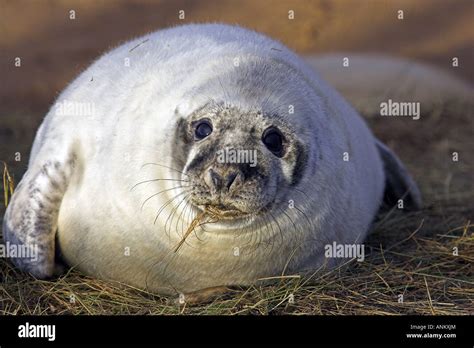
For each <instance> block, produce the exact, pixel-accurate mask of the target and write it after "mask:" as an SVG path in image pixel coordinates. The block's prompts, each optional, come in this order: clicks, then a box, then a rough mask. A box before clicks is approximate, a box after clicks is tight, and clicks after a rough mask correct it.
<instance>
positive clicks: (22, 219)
mask: <svg viewBox="0 0 474 348" xmlns="http://www.w3.org/2000/svg"><path fill="white" fill-rule="evenodd" d="M229 149H237V150H242V152H243V153H245V151H252V152H251V153H255V154H256V158H257V161H256V165H253V166H252V165H250V164H249V163H237V162H239V161H236V160H235V159H234V160H232V159H230V160H228V161H227V162H224V163H222V160H219V158H220V157H219V154H220V153H222V151H223V150H229ZM240 162H242V161H240ZM383 162H385V168H386V169H387V168H388V170H390V171H391V173H390V175H388V176H387V175H386V173H385V172H384V163H383ZM254 164H255V163H254ZM387 190H388V191H390V192H391V194H392V198H394V199H399V198H403V199H405V200H406V202H407V204H406V205H407V206H410V205H411V206H412V207H417V206H419V204H420V198H419V193H418V191H417V189H416V186H415V185H414V184H413V182H412V181H411V179H410V177H409V176H408V175H407V174H406V172H405V171H404V169H403V166H402V165H401V163H400V162H399V161H398V160H397V158H396V157H395V156H394V155H393V154H392V153H391V152H390V151H389V150H388V149H387V148H386V147H385V146H383V145H382V144H380V143H379V142H378V141H377V140H376V139H375V138H374V136H373V135H372V134H371V132H370V131H369V129H368V128H367V127H366V125H365V123H364V121H363V120H362V119H361V117H360V116H359V115H358V114H357V112H356V111H355V110H354V109H353V108H352V107H351V106H350V105H349V104H348V103H347V102H346V101H345V100H344V99H343V98H342V97H341V96H340V95H339V94H338V93H337V92H336V91H335V90H333V89H332V88H331V87H330V86H328V85H327V84H326V83H325V82H324V81H322V80H321V79H320V78H319V77H318V76H317V75H316V74H315V72H313V71H312V70H311V68H310V67H309V66H307V65H306V64H305V63H304V62H303V61H302V60H301V59H300V58H298V57H297V56H296V55H295V54H294V53H292V52H291V51H289V50H288V49H287V48H286V47H285V46H283V45H281V44H280V43H278V42H275V41H273V40H271V39H269V38H267V37H265V36H263V35H260V34H257V33H255V32H252V31H248V30H245V29H242V28H238V27H231V26H225V25H215V24H212V25H189V26H183V27H177V28H172V29H168V30H162V31H158V32H155V33H152V34H150V35H147V36H145V37H143V38H139V39H136V40H133V41H131V42H128V43H126V44H124V45H122V46H120V47H118V48H116V49H114V50H113V51H111V52H110V53H107V54H106V55H104V56H103V57H101V58H100V59H99V60H98V61H96V62H95V63H94V64H93V65H92V66H91V67H90V68H88V69H87V70H86V71H84V72H83V73H82V74H81V75H80V76H79V77H78V78H77V79H76V80H75V81H74V82H73V83H72V84H71V85H70V86H69V87H68V88H67V89H66V90H65V91H64V92H63V93H62V94H61V95H60V97H59V98H58V100H57V102H56V104H55V106H54V107H53V108H52V109H51V111H50V112H49V113H48V115H47V116H46V118H45V120H44V122H43V124H42V125H41V127H40V129H39V131H38V134H37V136H36V139H35V143H34V146H33V150H32V154H31V158H30V163H29V168H28V171H27V173H26V174H25V176H24V178H23V179H22V181H21V183H20V184H19V186H18V187H17V189H16V191H15V193H14V196H13V198H12V203H11V204H10V205H9V207H8V209H7V213H6V216H5V219H4V226H3V231H4V237H5V240H6V241H10V242H11V243H17V244H27V245H34V244H36V245H38V246H39V255H38V258H37V260H35V261H33V260H30V259H20V258H18V259H15V260H14V262H15V263H16V264H17V265H18V266H19V267H20V268H22V269H24V270H27V271H29V272H30V273H32V274H34V275H36V276H38V277H48V276H51V275H52V274H53V272H54V264H55V262H54V255H55V248H56V249H59V250H60V252H61V255H62V257H63V258H64V259H65V260H66V261H67V263H68V264H70V265H71V266H75V267H76V268H78V269H80V270H81V271H83V272H85V273H87V274H90V275H93V276H97V277H102V278H109V279H114V280H118V281H122V282H125V283H128V284H132V285H134V286H139V287H143V288H147V289H149V290H151V291H155V292H162V293H169V292H173V291H179V292H189V291H193V290H198V289H201V288H206V287H211V286H216V285H234V284H243V285H245V284H251V283H253V282H255V281H256V280H257V279H259V278H263V277H271V276H277V275H281V274H287V273H291V272H299V271H304V270H310V269H315V268H318V267H321V266H323V265H325V264H328V265H332V264H334V262H333V261H332V260H331V259H326V258H325V256H324V247H325V245H327V244H332V243H333V242H336V243H339V244H352V243H361V242H363V240H364V237H365V235H366V233H367V231H368V230H369V228H370V225H371V222H372V221H373V219H374V217H375V215H376V213H377V211H378V209H379V207H380V204H381V202H382V199H383V196H384V192H385V193H386V192H387ZM211 207H212V209H213V211H218V218H217V220H218V221H212V222H210V223H209V222H208V223H206V224H205V225H201V226H197V227H196V228H195V229H192V230H191V232H190V233H187V232H189V226H190V224H192V223H193V221H196V220H195V218H196V217H199V216H204V215H205V214H206V211H207V210H208V209H210V208H211ZM186 234H189V235H187V236H185V235H186ZM55 237H56V238H55ZM184 237H186V238H184ZM55 239H56V241H55ZM183 240H184V243H183ZM180 242H181V244H182V245H181V246H180V247H177V246H178V245H180Z"/></svg>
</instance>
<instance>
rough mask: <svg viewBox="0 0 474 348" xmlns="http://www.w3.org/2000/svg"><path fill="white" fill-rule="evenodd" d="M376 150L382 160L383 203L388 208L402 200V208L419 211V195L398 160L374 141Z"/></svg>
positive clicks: (413, 182) (379, 143)
mask: <svg viewBox="0 0 474 348" xmlns="http://www.w3.org/2000/svg"><path fill="white" fill-rule="evenodd" d="M376 144H377V149H378V150H379V153H380V157H381V158H382V161H383V164H384V170H385V194H384V203H386V204H387V205H390V206H394V205H396V204H398V201H399V200H400V199H402V200H403V208H404V209H407V210H418V209H421V206H422V201H421V194H420V190H419V189H418V186H417V185H416V183H415V181H414V180H413V179H412V177H411V176H410V174H409V173H408V171H407V170H406V168H405V166H404V165H403V163H402V162H401V161H400V159H399V158H398V157H397V156H396V155H395V154H394V153H393V152H392V150H390V149H389V148H388V147H387V146H385V145H384V144H383V143H381V142H380V141H376Z"/></svg>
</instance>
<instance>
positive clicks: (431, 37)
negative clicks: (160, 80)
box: [0, 0, 474, 117]
mask: <svg viewBox="0 0 474 348" xmlns="http://www.w3.org/2000/svg"><path fill="white" fill-rule="evenodd" d="M0 4H1V5H0V25H1V27H0V31H1V35H0V48H1V85H0V98H1V106H0V115H2V117H4V116H5V115H6V114H9V113H12V112H19V111H35V112H40V113H45V112H46V111H47V109H48V107H49V106H50V105H51V104H52V102H53V101H54V98H55V96H56V95H57V94H58V93H59V92H60V91H61V90H62V89H63V88H64V87H65V86H66V85H67V83H68V82H69V81H71V80H72V79H73V78H74V77H75V76H76V75H77V74H78V73H80V72H81V70H83V69H84V68H86V67H87V66H88V65H89V64H90V63H91V61H92V60H93V59H95V58H97V57H98V56H99V55H100V54H101V53H103V52H105V51H107V50H108V49H110V48H112V47H114V46H116V45H118V44H120V43H121V42H123V41H125V40H128V39H130V38H133V37H135V36H139V35H142V34H144V33H146V32H149V31H153V30H157V29H159V28H164V27H168V26H171V25H177V24H184V23H189V22H209V21H218V22H225V23H234V24H240V25H243V26H246V27H249V28H252V29H255V30H258V31H261V32H264V33H266V34H269V35H270V36H272V37H274V38H277V39H279V40H281V41H282V42H283V43H285V44H286V45H288V46H289V47H290V48H292V49H294V50H295V51H297V52H298V53H308V52H335V51H349V52H382V53H386V54H390V55H396V56H404V57H410V58H416V59H418V60H422V61H426V62H429V63H433V64H436V65H438V66H440V67H444V68H446V69H450V70H452V71H453V72H454V73H456V74H458V75H460V76H463V77H464V78H465V79H468V80H471V81H473V80H474V65H473V64H472V62H473V61H474V54H473V49H472V47H473V46H474V34H473V29H472V28H473V22H474V1H472V0H454V1H444V0H437V1H434V0H421V1H420V0H417V1H407V0H396V1H383V0H359V1H355V0H336V1H329V0H293V1H289V0H258V1H256V0H245V1H236V0H226V1H220V0H199V1H197V0H196V1H193V0H155V1H151V0H137V1H123V0H116V1H113V0H98V1H96V0H80V1H66V0H0ZM71 9H73V10H75V12H76V19H75V20H70V19H69V10H71ZM179 10H184V11H185V15H186V18H185V20H179V19H178V11H179ZM289 10H293V11H295V19H294V20H288V11H289ZM398 10H403V11H404V19H403V20H398V19H397V11H398ZM453 56H456V57H459V61H460V67H458V68H456V69H453V68H451V67H450V64H451V58H452V57H453ZM15 57H21V59H22V67H21V68H15V67H14V59H15Z"/></svg>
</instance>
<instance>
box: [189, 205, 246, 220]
mask: <svg viewBox="0 0 474 348" xmlns="http://www.w3.org/2000/svg"><path fill="white" fill-rule="evenodd" d="M198 208H199V209H200V210H202V211H209V210H211V211H213V212H215V214H216V215H218V216H219V219H220V220H235V219H241V218H244V217H246V216H249V215H250V214H249V213H247V212H243V211H241V210H239V209H236V208H234V207H229V206H226V205H223V204H218V205H206V206H199V207H198Z"/></svg>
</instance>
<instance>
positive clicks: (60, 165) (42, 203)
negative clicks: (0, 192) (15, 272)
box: [3, 159, 73, 278]
mask: <svg viewBox="0 0 474 348" xmlns="http://www.w3.org/2000/svg"><path fill="white" fill-rule="evenodd" d="M40 162H41V161H38V160H35V161H34V162H33V163H32V164H31V163H30V167H29V169H28V171H27V172H26V173H25V175H24V176H23V178H22V180H21V182H20V183H19V185H18V186H17V187H16V189H15V192H14V193H13V196H12V200H11V202H10V204H9V205H8V207H7V211H6V213H5V216H4V219H3V239H4V242H5V243H6V244H8V248H9V249H10V250H13V249H14V250H16V255H13V254H12V255H11V260H12V262H13V263H14V264H15V265H16V266H17V267H18V268H20V269H22V270H24V271H26V272H29V273H31V274H32V275H34V276H35V277H38V278H47V277H51V276H53V275H54V274H55V273H56V270H57V269H58V268H57V267H56V265H55V262H54V258H55V245H54V244H55V235H56V229H57V222H58V213H59V207H60V205H61V201H62V198H63V196H64V193H65V191H66V188H67V184H68V181H69V178H70V174H71V172H72V168H73V163H71V159H69V160H64V161H61V160H51V159H49V160H46V161H44V162H42V164H41V165H38V164H37V163H40ZM15 256H16V257H15Z"/></svg>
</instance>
